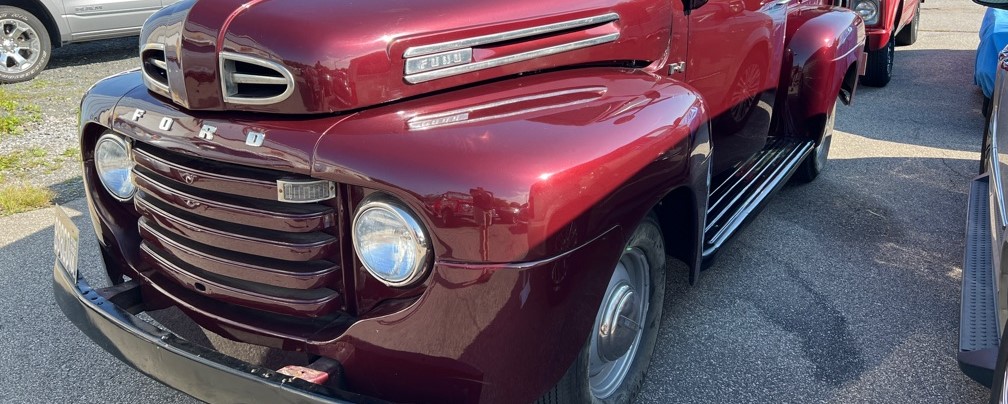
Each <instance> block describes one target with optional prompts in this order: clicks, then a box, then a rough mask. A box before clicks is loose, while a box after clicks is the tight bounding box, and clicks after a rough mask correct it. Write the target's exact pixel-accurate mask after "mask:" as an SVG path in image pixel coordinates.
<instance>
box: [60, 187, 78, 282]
mask: <svg viewBox="0 0 1008 404" xmlns="http://www.w3.org/2000/svg"><path fill="white" fill-rule="evenodd" d="M53 215H54V216H55V217H56V221H55V222H54V223H53V252H54V253H55V255H56V263H58V264H59V265H60V266H61V267H62V268H63V270H64V271H65V272H66V274H67V275H69V276H70V279H72V280H74V281H76V280H77V277H78V275H79V274H78V272H77V258H78V252H79V251H78V247H79V245H80V230H78V229H77V226H76V225H74V223H73V221H72V220H70V215H68V214H67V213H66V211H65V210H63V208H62V207H60V206H59V205H56V206H54V207H53Z"/></svg>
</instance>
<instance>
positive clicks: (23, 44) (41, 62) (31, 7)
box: [0, 0, 177, 83]
mask: <svg viewBox="0 0 1008 404" xmlns="http://www.w3.org/2000/svg"><path fill="white" fill-rule="evenodd" d="M176 1H177V0H0V83H16V82H19V81H26V80H31V79H32V78H33V77H35V76H36V75H38V74H39V72H41V71H42V69H44V68H45V66H46V64H47V63H49V57H50V55H51V54H52V49H53V48H54V47H59V46H61V45H63V44H67V43H73V42H84V41H91V40H95V39H108V38H116V37H123V36H131V35H137V34H139V33H140V27H141V26H142V25H143V23H144V21H145V20H147V17H149V16H150V15H151V14H153V13H154V12H155V11H157V10H159V9H160V8H161V7H164V6H166V5H168V4H171V3H174V2H176Z"/></svg>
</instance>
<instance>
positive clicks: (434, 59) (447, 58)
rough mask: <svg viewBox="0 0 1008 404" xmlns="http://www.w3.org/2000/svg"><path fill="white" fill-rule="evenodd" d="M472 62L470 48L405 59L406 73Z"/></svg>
mask: <svg viewBox="0 0 1008 404" xmlns="http://www.w3.org/2000/svg"><path fill="white" fill-rule="evenodd" d="M469 62H472V48H466V49H459V50H453V51H449V52H444V53H436V54H433V55H427V56H418V57H415V58H410V59H406V74H415V73H423V72H426V71H430V70H437V69H443V68H445V67H451V66H458V65H464V64H466V63H469Z"/></svg>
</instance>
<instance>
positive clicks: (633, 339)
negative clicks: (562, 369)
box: [539, 214, 665, 404]
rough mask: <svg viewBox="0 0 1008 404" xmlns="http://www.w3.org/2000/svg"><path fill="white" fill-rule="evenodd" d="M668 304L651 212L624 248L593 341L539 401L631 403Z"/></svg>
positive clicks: (552, 403)
mask: <svg viewBox="0 0 1008 404" xmlns="http://www.w3.org/2000/svg"><path fill="white" fill-rule="evenodd" d="M664 302H665V243H664V241H663V239H662V232H661V227H659V225H658V220H657V218H656V217H655V216H654V214H649V215H648V216H647V217H645V218H644V220H643V221H641V223H640V224H639V225H638V226H637V229H636V230H634V233H633V235H632V236H631V237H630V240H629V241H628V242H627V245H626V248H624V249H623V255H622V256H621V257H620V260H619V263H617V264H616V268H615V269H614V270H613V273H612V276H611V277H610V279H609V284H608V286H607V288H606V292H605V295H604V297H603V298H602V304H601V306H600V307H599V311H598V314H597V315H596V317H595V324H594V326H593V327H592V330H591V335H589V336H588V338H587V340H588V341H587V342H586V343H585V346H584V347H583V348H582V350H581V353H580V354H579V355H578V358H577V359H576V360H575V362H574V364H573V365H572V366H571V367H570V369H569V370H568V371H567V374H565V375H564V377H563V379H561V380H560V382H559V383H557V385H556V387H554V388H553V389H552V390H550V392H549V393H546V395H545V396H543V397H542V398H541V399H540V400H539V403H542V404H547V403H548V404H568V403H629V402H630V401H631V400H632V399H633V397H634V396H635V395H636V394H637V392H638V391H639V390H640V388H641V385H642V384H643V383H644V375H645V373H646V371H647V368H648V365H649V364H650V363H651V354H652V353H653V352H654V347H655V341H656V340H657V339H658V326H659V325H660V323H661V312H662V305H663V304H664Z"/></svg>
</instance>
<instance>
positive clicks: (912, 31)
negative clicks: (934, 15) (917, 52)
mask: <svg viewBox="0 0 1008 404" xmlns="http://www.w3.org/2000/svg"><path fill="white" fill-rule="evenodd" d="M919 29H920V5H918V6H917V10H916V11H914V18H913V20H910V25H907V26H905V27H903V29H901V30H900V32H899V33H898V34H896V45H899V46H908V45H913V44H914V42H917V31H918V30H919Z"/></svg>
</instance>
